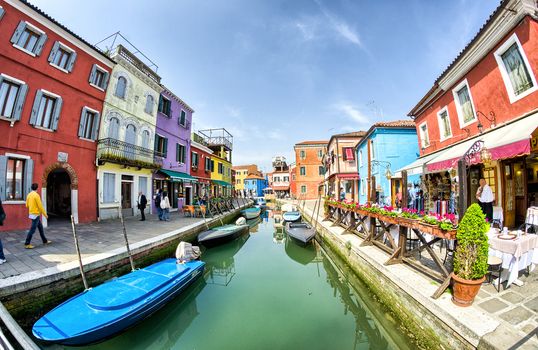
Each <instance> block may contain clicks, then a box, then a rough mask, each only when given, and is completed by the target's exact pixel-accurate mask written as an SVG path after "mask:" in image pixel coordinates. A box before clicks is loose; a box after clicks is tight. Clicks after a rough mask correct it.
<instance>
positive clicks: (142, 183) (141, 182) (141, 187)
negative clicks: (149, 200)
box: [138, 176, 148, 197]
mask: <svg viewBox="0 0 538 350" xmlns="http://www.w3.org/2000/svg"><path fill="white" fill-rule="evenodd" d="M138 191H140V192H142V193H143V194H145V195H146V197H147V195H148V193H147V192H148V178H147V177H145V176H140V177H139V178H138Z"/></svg>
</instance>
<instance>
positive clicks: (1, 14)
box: [0, 6, 6, 19]
mask: <svg viewBox="0 0 538 350" xmlns="http://www.w3.org/2000/svg"><path fill="white" fill-rule="evenodd" d="M4 12H6V11H4V9H3V8H2V6H0V19H2V17H4Z"/></svg>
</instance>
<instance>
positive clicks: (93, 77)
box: [88, 64, 97, 84]
mask: <svg viewBox="0 0 538 350" xmlns="http://www.w3.org/2000/svg"><path fill="white" fill-rule="evenodd" d="M96 73H97V65H95V64H94V65H93V66H92V70H91V72H90V79H88V81H89V82H90V84H93V82H94V81H95V74H96Z"/></svg>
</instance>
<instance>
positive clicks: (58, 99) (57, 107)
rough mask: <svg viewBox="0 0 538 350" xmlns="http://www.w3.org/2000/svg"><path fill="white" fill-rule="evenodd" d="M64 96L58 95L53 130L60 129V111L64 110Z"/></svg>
mask: <svg viewBox="0 0 538 350" xmlns="http://www.w3.org/2000/svg"><path fill="white" fill-rule="evenodd" d="M62 104H63V101H62V98H61V97H58V98H57V99H56V106H54V115H53V119H52V130H56V129H58V121H59V120H60V112H61V111H62Z"/></svg>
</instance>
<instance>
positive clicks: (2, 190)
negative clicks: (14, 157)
mask: <svg viewBox="0 0 538 350" xmlns="http://www.w3.org/2000/svg"><path fill="white" fill-rule="evenodd" d="M6 176H7V157H6V156H0V197H1V199H2V200H3V201H5V200H6Z"/></svg>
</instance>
